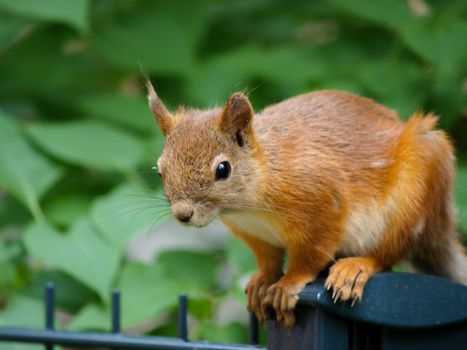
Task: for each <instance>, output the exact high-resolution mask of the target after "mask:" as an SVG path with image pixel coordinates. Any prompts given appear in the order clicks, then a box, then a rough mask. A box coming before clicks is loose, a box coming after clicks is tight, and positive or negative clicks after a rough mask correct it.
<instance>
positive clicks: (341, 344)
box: [0, 273, 467, 350]
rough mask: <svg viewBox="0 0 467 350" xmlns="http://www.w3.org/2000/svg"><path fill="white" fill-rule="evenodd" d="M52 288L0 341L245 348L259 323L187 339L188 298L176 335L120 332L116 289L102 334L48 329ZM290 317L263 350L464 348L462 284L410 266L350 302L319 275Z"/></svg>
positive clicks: (381, 277)
mask: <svg viewBox="0 0 467 350" xmlns="http://www.w3.org/2000/svg"><path fill="white" fill-rule="evenodd" d="M54 299H55V289H54V286H53V285H52V284H47V285H46V288H45V327H44V329H29V328H12V327H0V341H10V342H11V341H14V342H22V343H37V344H44V346H45V348H46V349H47V350H49V349H52V348H53V346H54V345H63V346H70V347H74V348H82V347H99V348H111V349H168V350H175V349H177V350H178V349H180V350H186V349H198V350H209V349H211V350H247V349H264V348H262V347H259V346H257V345H256V344H257V343H258V323H257V322H256V320H255V318H254V317H251V318H250V326H249V339H250V344H221V343H212V342H205V341H190V340H189V339H188V327H187V297H186V296H185V295H181V296H180V298H179V308H178V332H179V336H178V338H168V337H155V336H137V335H125V334H122V333H121V332H120V293H119V291H117V290H115V291H113V293H112V317H111V321H110V329H111V332H109V333H89V332H71V331H64V330H56V329H55V328H54V314H55V310H54V309H55V300H54ZM296 316H297V323H296V325H295V326H294V327H293V328H292V329H291V330H285V329H284V328H283V326H282V325H281V324H280V323H277V322H275V321H274V320H269V321H268V322H267V333H268V335H267V348H268V349H269V350H295V349H296V350H305V349H306V350H373V349H381V350H402V349H404V350H438V349H439V350H445V349H449V350H457V349H458V350H466V349H467V287H466V286H463V285H460V284H457V283H454V282H452V281H449V280H446V279H443V278H438V277H433V276H427V275H421V274H414V273H410V274H409V273H381V274H378V275H376V276H374V277H372V278H371V279H370V281H369V282H368V284H367V286H366V287H365V295H364V300H363V302H362V303H361V304H359V305H357V306H355V307H353V308H351V307H350V306H349V305H347V304H343V303H339V304H334V303H333V301H332V299H331V296H330V295H329V293H328V292H327V291H326V290H325V289H324V287H323V281H322V280H319V281H317V282H315V283H313V284H311V285H309V286H308V287H307V288H305V290H304V291H303V292H302V293H301V294H300V300H299V305H298V307H297V310H296Z"/></svg>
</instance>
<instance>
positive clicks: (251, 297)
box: [245, 271, 281, 323]
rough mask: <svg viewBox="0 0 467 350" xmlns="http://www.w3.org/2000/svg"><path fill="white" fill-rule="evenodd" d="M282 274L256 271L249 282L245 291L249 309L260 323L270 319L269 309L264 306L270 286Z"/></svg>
mask: <svg viewBox="0 0 467 350" xmlns="http://www.w3.org/2000/svg"><path fill="white" fill-rule="evenodd" d="M280 276H281V275H268V274H265V273H264V272H261V271H258V272H256V273H255V274H254V275H253V276H252V277H251V278H250V281H249V282H248V284H247V286H246V288H245V293H246V295H247V309H248V311H250V312H254V313H255V315H256V318H257V319H258V321H259V322H260V323H264V322H265V321H266V320H267V319H268V313H267V309H266V308H264V306H263V300H264V299H265V297H266V292H267V290H268V288H269V287H270V286H271V285H272V284H273V283H274V282H276V281H277V280H278V279H279V278H280Z"/></svg>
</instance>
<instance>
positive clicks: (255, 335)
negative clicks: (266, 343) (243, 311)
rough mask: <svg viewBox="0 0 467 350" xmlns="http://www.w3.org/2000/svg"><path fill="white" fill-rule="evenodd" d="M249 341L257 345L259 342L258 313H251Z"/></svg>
mask: <svg viewBox="0 0 467 350" xmlns="http://www.w3.org/2000/svg"><path fill="white" fill-rule="evenodd" d="M248 342H249V343H250V344H251V345H257V344H258V343H259V324H258V319H257V318H256V315H255V314H254V313H253V312H252V313H250V320H249V324H248Z"/></svg>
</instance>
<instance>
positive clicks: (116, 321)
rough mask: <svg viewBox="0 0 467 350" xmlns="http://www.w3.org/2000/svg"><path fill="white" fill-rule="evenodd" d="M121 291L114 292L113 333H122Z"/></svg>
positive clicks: (115, 290)
mask: <svg viewBox="0 0 467 350" xmlns="http://www.w3.org/2000/svg"><path fill="white" fill-rule="evenodd" d="M120 327H121V326H120V291H119V290H118V289H114V290H113V291H112V333H116V334H117V333H120Z"/></svg>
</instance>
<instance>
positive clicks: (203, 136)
mask: <svg viewBox="0 0 467 350" xmlns="http://www.w3.org/2000/svg"><path fill="white" fill-rule="evenodd" d="M148 99H149V105H150V108H151V111H152V112H153V114H154V116H155V117H156V120H157V122H158V124H159V127H160V129H161V131H162V133H163V134H164V135H165V142H164V149H163V151H162V155H161V156H160V158H159V160H158V162H157V169H158V171H159V174H160V175H161V178H162V183H163V189H164V193H165V195H166V197H167V199H168V201H169V203H170V206H171V209H172V213H173V214H174V216H175V217H176V218H177V219H178V220H179V221H181V222H182V223H185V224H189V225H193V226H197V227H203V226H206V225H207V224H209V223H210V222H211V221H212V220H213V219H214V218H215V217H217V216H218V215H219V214H223V213H227V212H229V211H233V210H241V209H248V208H247V206H248V205H249V203H251V202H250V201H251V200H252V198H253V197H254V193H255V191H254V186H255V183H256V181H257V175H258V168H259V166H258V164H257V161H256V159H255V156H254V154H255V152H257V146H256V144H255V140H254V135H253V130H252V121H253V115H254V112H253V109H252V107H251V104H250V102H249V100H248V97H246V96H245V95H244V94H242V93H234V94H232V95H231V96H230V97H229V99H228V100H227V102H226V104H225V106H224V107H223V108H215V109H210V110H198V109H191V108H190V109H185V108H181V109H179V110H178V111H177V112H175V113H174V114H172V113H170V112H169V111H168V110H167V108H166V107H165V106H164V104H163V103H162V101H161V100H160V99H159V97H158V96H157V94H156V92H155V91H154V88H153V87H152V85H151V84H150V83H148Z"/></svg>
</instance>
